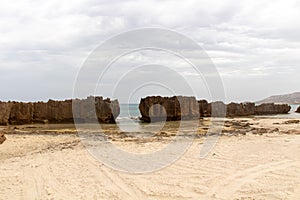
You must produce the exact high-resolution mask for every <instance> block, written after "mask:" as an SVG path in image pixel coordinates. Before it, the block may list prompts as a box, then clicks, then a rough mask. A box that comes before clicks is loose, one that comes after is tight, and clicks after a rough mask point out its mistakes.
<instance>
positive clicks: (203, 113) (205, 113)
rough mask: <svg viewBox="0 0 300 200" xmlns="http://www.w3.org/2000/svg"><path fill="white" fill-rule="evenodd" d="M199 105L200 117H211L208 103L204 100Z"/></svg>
mask: <svg viewBox="0 0 300 200" xmlns="http://www.w3.org/2000/svg"><path fill="white" fill-rule="evenodd" d="M198 103H199V114H200V117H210V116H211V113H209V110H208V106H209V104H208V102H207V101H206V100H205V99H203V100H200V101H198Z"/></svg>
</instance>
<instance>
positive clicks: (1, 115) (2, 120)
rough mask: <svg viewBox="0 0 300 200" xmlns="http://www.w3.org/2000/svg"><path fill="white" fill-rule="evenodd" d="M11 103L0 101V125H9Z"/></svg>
mask: <svg viewBox="0 0 300 200" xmlns="http://www.w3.org/2000/svg"><path fill="white" fill-rule="evenodd" d="M11 106H12V103H10V102H1V101H0V125H8V124H9V115H10V110H11Z"/></svg>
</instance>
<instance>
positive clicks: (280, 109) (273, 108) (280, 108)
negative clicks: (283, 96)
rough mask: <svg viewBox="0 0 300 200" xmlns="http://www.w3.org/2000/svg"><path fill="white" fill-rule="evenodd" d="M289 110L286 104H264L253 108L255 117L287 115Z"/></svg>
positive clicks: (289, 107)
mask: <svg viewBox="0 0 300 200" xmlns="http://www.w3.org/2000/svg"><path fill="white" fill-rule="evenodd" d="M290 110H291V106H289V105H288V104H274V103H265V104H261V105H258V106H255V115H276V114H287V113H289V111H290Z"/></svg>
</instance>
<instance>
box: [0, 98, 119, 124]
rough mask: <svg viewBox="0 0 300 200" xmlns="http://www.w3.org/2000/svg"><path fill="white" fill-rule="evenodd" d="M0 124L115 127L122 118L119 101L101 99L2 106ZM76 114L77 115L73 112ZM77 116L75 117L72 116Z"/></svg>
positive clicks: (3, 104) (12, 103) (19, 103)
mask: <svg viewBox="0 0 300 200" xmlns="http://www.w3.org/2000/svg"><path fill="white" fill-rule="evenodd" d="M0 109H1V113H0V124H1V125H8V124H28V123H48V122H49V123H73V122H74V116H75V118H76V119H75V120H76V122H97V121H98V122H100V123H115V119H116V118H117V116H118V115H119V114H120V107H119V102H118V100H114V101H111V100H110V99H104V100H103V98H102V97H88V98H87V99H83V100H79V99H75V100H73V101H72V100H65V101H53V100H49V101H48V102H47V103H45V102H35V103H22V102H0ZM74 111H75V112H74ZM73 113H74V115H73Z"/></svg>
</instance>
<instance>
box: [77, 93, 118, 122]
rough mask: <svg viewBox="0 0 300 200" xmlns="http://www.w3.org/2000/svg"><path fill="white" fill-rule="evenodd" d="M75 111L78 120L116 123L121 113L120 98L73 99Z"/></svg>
mask: <svg viewBox="0 0 300 200" xmlns="http://www.w3.org/2000/svg"><path fill="white" fill-rule="evenodd" d="M95 108H96V109H95ZM95 111H96V112H95ZM73 113H74V116H75V118H76V119H75V120H76V121H77V122H95V121H98V122H100V123H115V122H116V121H115V119H116V118H117V117H118V116H119V114H120V106H119V102H118V100H113V101H112V100H110V99H109V98H107V99H103V98H102V97H88V98H87V99H86V100H84V101H82V100H78V99H75V100H73Z"/></svg>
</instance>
